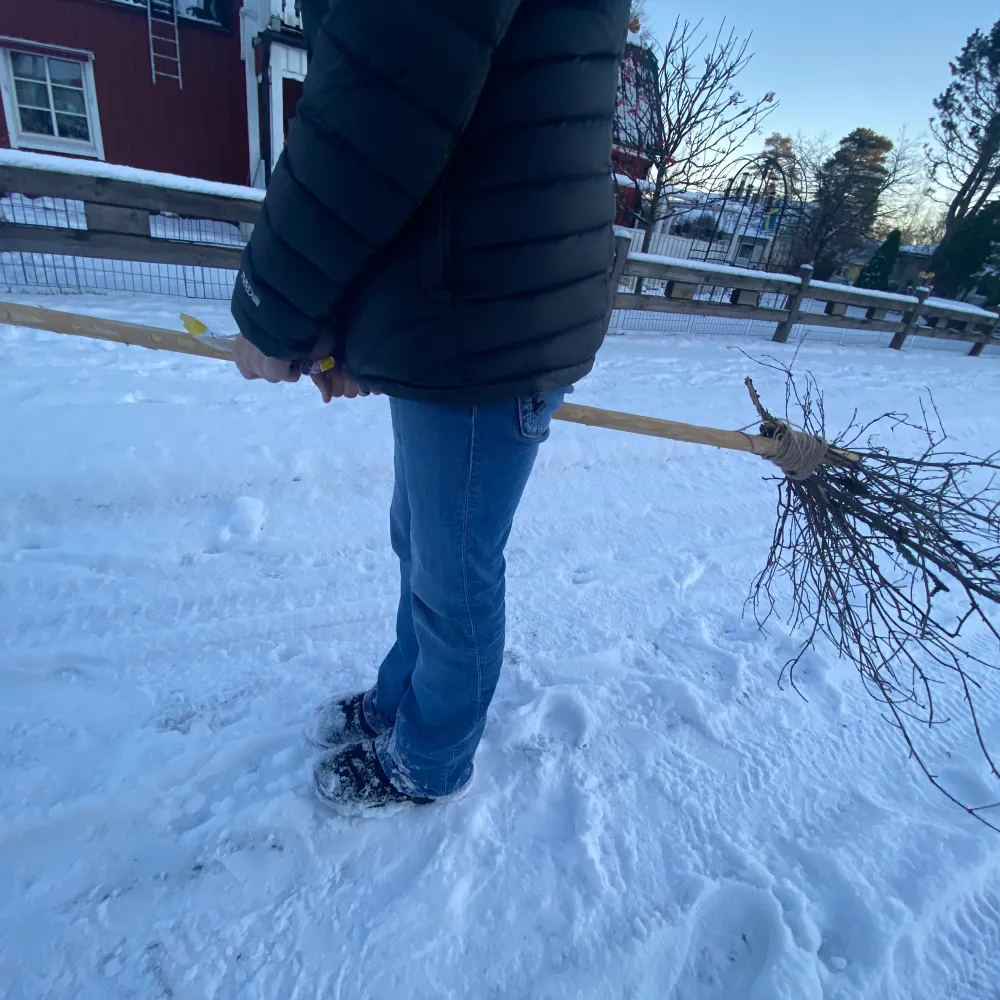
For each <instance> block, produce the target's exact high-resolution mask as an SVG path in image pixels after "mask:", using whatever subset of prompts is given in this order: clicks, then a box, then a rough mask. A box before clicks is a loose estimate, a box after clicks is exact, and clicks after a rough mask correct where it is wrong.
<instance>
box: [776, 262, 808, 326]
mask: <svg viewBox="0 0 1000 1000" xmlns="http://www.w3.org/2000/svg"><path fill="white" fill-rule="evenodd" d="M812 276H813V266H812V264H803V265H802V266H801V267H800V268H799V277H800V278H801V279H802V284H801V285H800V286H799V290H798V291H797V292H796V293H795V294H794V295H792V296H790V297H789V302H788V319H783V320H782V321H781V322H780V323H779V324H778V325H777V326H776V327H775V329H774V336H773V337H772V338H771V340H773V341H774V342H775V343H776V344H787V343H788V337H789V335H790V334H791V332H792V327H793V326H795V324H796V323H797V322H798V319H799V310H800V309H801V308H802V300H803V299H804V298H806V293H807V292H808V291H809V282H810V281H812Z"/></svg>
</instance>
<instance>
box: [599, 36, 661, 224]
mask: <svg viewBox="0 0 1000 1000" xmlns="http://www.w3.org/2000/svg"><path fill="white" fill-rule="evenodd" d="M659 71H660V69H659V64H658V63H657V60H656V54H655V53H654V52H653V50H652V49H651V48H650V47H649V46H648V45H644V44H643V42H642V40H641V39H640V37H639V35H638V34H636V33H635V32H630V33H629V38H628V43H627V44H626V46H625V55H624V57H623V59H622V63H621V67H620V69H619V73H618V101H617V105H616V108H615V121H614V134H613V145H612V148H611V161H612V164H613V167H614V172H615V189H616V191H615V193H616V198H617V205H618V215H617V218H616V219H615V222H616V224H617V225H620V226H634V225H635V222H636V218H637V216H638V214H639V207H640V206H639V200H640V198H641V196H642V192H643V190H645V188H646V185H647V183H648V178H649V172H650V169H651V168H652V166H653V153H652V151H653V150H655V149H656V145H657V142H658V138H657V137H658V136H659V135H660V132H661V129H660V117H659V116H660V100H659Z"/></svg>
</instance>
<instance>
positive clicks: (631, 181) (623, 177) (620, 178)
mask: <svg viewBox="0 0 1000 1000" xmlns="http://www.w3.org/2000/svg"><path fill="white" fill-rule="evenodd" d="M615 183H616V184H620V185H621V186H622V187H640V188H642V189H643V190H644V191H652V190H653V188H655V187H656V185H655V184H654V183H653V182H652V181H644V180H637V179H636V178H634V177H629V175H628V174H615Z"/></svg>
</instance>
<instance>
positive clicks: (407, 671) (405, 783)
mask: <svg viewBox="0 0 1000 1000" xmlns="http://www.w3.org/2000/svg"><path fill="white" fill-rule="evenodd" d="M567 391H569V390H563V389H560V390H556V391H553V392H548V393H543V394H541V395H538V396H533V397H530V398H524V399H518V400H510V401H508V402H506V403H500V404H496V405H491V406H468V407H459V406H443V405H440V404H431V403H414V402H408V401H406V400H402V399H393V400H392V401H391V407H392V430H393V437H394V440H395V474H396V486H395V491H394V493H393V497H392V508H391V511H390V529H391V538H392V548H393V551H394V552H395V553H396V555H397V556H398V557H399V571H400V573H399V575H400V594H399V609H398V611H397V614H396V642H395V645H393V647H392V649H391V650H389V654H388V655H387V656H386V658H385V659H384V660H383V661H382V665H381V667H380V668H379V673H378V680H377V682H376V684H375V687H374V688H372V690H371V691H369V692H368V694H367V695H366V696H365V701H364V713H365V718H366V720H367V722H368V724H369V725H370V726H372V728H374V729H375V731H376V732H377V733H378V734H379V736H378V738H377V740H376V741H375V746H376V750H377V752H378V756H379V761H380V762H381V764H382V767H383V768H384V769H385V771H386V774H387V775H388V776H389V779H390V781H392V783H393V784H394V785H395V786H396V787H397V788H398V789H399V790H400V791H404V792H407V793H409V794H412V795H419V796H426V797H428V798H440V797H441V796H444V795H450V794H451V793H452V792H455V791H457V790H458V789H459V788H461V787H462V786H463V785H464V784H465V783H466V782H467V781H468V780H469V779H470V778H471V777H472V758H473V757H474V756H475V753H476V748H477V747H478V746H479V741H480V739H481V738H482V735H483V727H484V726H485V724H486V710H487V708H489V704H490V701H491V699H492V698H493V692H494V691H495V690H496V685H497V680H498V679H499V677H500V666H501V663H502V661H503V650H504V623H505V622H504V618H505V616H504V610H505V609H504V589H505V585H504V571H505V569H506V564H505V562H504V557H503V551H504V547H505V546H506V544H507V537H508V536H509V534H510V528H511V524H512V522H513V519H514V512H515V511H516V510H517V505H518V503H520V500H521V494H522V493H523V491H524V487H525V484H526V483H527V481H528V476H529V475H530V473H531V467H532V465H533V464H534V462H535V455H536V454H537V452H538V445H539V444H540V443H541V442H542V441H544V440H545V438H546V437H548V433H549V421H550V420H551V417H552V414H553V413H554V412H555V410H556V409H558V407H559V406H560V405H562V401H563V398H564V396H565V394H566V392H567Z"/></svg>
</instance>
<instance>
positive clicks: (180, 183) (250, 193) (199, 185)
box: [0, 149, 264, 201]
mask: <svg viewBox="0 0 1000 1000" xmlns="http://www.w3.org/2000/svg"><path fill="white" fill-rule="evenodd" d="M0 166H4V167H27V168H28V169H31V170H52V171H55V172H56V173H60V174H82V175H84V176H86V177H106V178H107V179H108V180H117V181H131V182H132V183H133V184H151V185H153V186H155V187H161V188H170V189H172V190H174V191H193V192H196V193H198V194H210V195H217V196H218V197H221V198H240V199H243V200H246V201H263V200H264V192H263V191H262V190H261V189H260V188H251V187H240V186H239V185H237V184H220V183H219V182H217V181H205V180H202V179H201V178H200V177H181V176H180V175H179V174H162V173H158V172H157V171H155V170H139V169H138V168H136V167H123V166H119V165H118V164H116V163H104V162H103V161H101V160H79V159H75V158H73V157H69V156H49V155H48V154H46V153H27V152H24V151H23V150H19V149H0Z"/></svg>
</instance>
